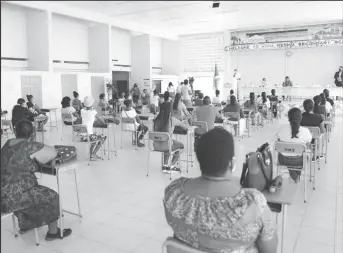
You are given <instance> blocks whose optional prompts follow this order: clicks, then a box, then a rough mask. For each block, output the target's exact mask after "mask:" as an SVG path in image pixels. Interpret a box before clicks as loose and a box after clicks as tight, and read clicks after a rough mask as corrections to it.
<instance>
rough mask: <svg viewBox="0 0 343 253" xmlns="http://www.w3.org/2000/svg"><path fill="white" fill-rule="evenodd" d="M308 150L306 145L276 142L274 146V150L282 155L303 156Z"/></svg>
mask: <svg viewBox="0 0 343 253" xmlns="http://www.w3.org/2000/svg"><path fill="white" fill-rule="evenodd" d="M306 149H307V148H306V144H303V143H294V142H283V141H276V142H275V144H274V150H276V151H277V152H281V153H293V154H299V155H301V154H303V153H305V152H306Z"/></svg>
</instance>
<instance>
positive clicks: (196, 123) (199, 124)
mask: <svg viewBox="0 0 343 253" xmlns="http://www.w3.org/2000/svg"><path fill="white" fill-rule="evenodd" d="M192 125H193V126H197V127H199V128H203V129H205V130H206V132H208V126H207V122H205V121H193V122H192Z"/></svg>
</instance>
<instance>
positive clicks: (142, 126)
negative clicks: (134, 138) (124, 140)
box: [137, 124, 149, 140]
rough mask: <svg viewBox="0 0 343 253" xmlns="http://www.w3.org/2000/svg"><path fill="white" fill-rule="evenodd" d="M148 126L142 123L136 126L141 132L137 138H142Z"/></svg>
mask: <svg viewBox="0 0 343 253" xmlns="http://www.w3.org/2000/svg"><path fill="white" fill-rule="evenodd" d="M148 130H149V128H148V127H147V126H145V125H143V124H140V125H139V127H138V128H137V132H140V131H142V133H141V134H140V135H139V137H138V139H139V140H142V139H143V137H144V135H145V134H146V133H147V132H148Z"/></svg>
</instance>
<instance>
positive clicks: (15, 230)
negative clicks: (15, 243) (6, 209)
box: [12, 214, 18, 237]
mask: <svg viewBox="0 0 343 253" xmlns="http://www.w3.org/2000/svg"><path fill="white" fill-rule="evenodd" d="M12 225H13V232H14V237H18V231H17V226H16V224H15V216H14V214H12Z"/></svg>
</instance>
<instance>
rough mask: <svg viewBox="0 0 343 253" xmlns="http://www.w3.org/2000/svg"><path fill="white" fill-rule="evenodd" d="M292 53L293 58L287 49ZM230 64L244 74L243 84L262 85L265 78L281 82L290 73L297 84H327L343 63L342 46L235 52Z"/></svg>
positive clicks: (331, 81) (273, 81)
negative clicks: (289, 55)
mask: <svg viewBox="0 0 343 253" xmlns="http://www.w3.org/2000/svg"><path fill="white" fill-rule="evenodd" d="M287 51H290V52H292V56H291V57H287V56H286V52H287ZM230 55H231V67H232V68H233V69H234V68H237V69H238V71H239V72H240V74H241V76H242V80H241V84H242V85H244V84H248V85H249V84H250V83H252V84H259V83H260V82H261V80H262V78H263V77H265V78H267V81H268V83H269V84H271V85H274V84H279V85H280V84H282V82H283V80H284V78H285V76H289V77H290V78H291V80H292V81H293V84H294V85H299V86H312V84H314V85H320V86H326V85H329V84H333V82H334V79H333V76H334V74H335V72H336V71H337V70H338V67H339V66H340V65H342V62H343V46H336V47H322V48H318V47H317V48H306V49H295V50H294V49H292V50H261V51H246V52H232V53H231V54H230Z"/></svg>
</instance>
